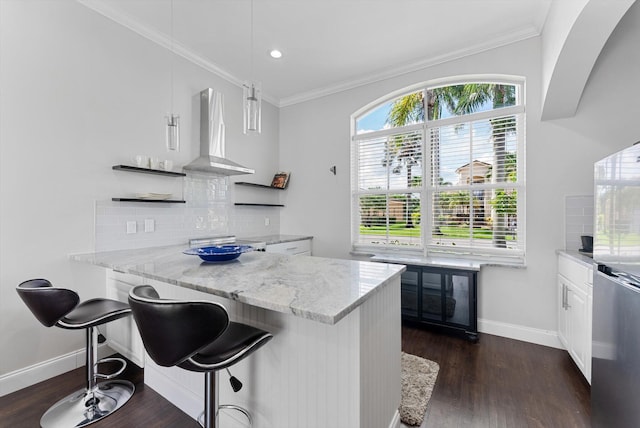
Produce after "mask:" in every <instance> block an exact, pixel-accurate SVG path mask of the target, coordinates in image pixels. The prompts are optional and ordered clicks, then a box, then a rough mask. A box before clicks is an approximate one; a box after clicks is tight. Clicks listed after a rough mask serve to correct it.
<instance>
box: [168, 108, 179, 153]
mask: <svg viewBox="0 0 640 428" xmlns="http://www.w3.org/2000/svg"><path fill="white" fill-rule="evenodd" d="M167 150H169V151H175V152H179V151H180V116H178V115H177V114H170V115H169V116H167Z"/></svg>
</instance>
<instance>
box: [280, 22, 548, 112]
mask: <svg viewBox="0 0 640 428" xmlns="http://www.w3.org/2000/svg"><path fill="white" fill-rule="evenodd" d="M539 35H540V31H539V30H538V29H537V28H535V27H534V26H533V25H531V26H528V27H525V28H522V29H520V30H518V31H513V32H509V33H504V34H502V35H500V36H497V37H494V38H492V39H490V40H487V41H485V42H481V43H477V44H475V45H471V46H468V47H465V48H463V49H458V50H456V51H452V52H448V53H446V54H443V55H438V56H435V57H431V58H429V59H424V60H420V61H416V62H410V63H407V64H404V65H401V66H397V67H391V68H387V69H385V70H382V71H379V72H376V73H371V74H368V75H366V76H363V77H361V78H358V79H351V80H345V81H343V82H341V83H338V84H335V85H330V86H325V87H321V88H317V89H314V90H311V91H307V92H303V93H300V94H297V95H293V96H291V97H286V98H281V99H280V103H279V104H278V107H286V106H290V105H294V104H299V103H302V102H305V101H310V100H313V99H316V98H321V97H325V96H327V95H332V94H336V93H338V92H343V91H347V90H350V89H354V88H357V87H359V86H364V85H369V84H371V83H375V82H379V81H382V80H387V79H390V78H393V77H397V76H400V75H403V74H407V73H412V72H414V71H419V70H423V69H425V68H429V67H433V66H434V65H438V64H443V63H446V62H450V61H453V60H456V59H460V58H464V57H467V56H471V55H475V54H478V53H481V52H486V51H488V50H491V49H495V48H499V47H502V46H506V45H510V44H512V43H516V42H520V41H522V40H526V39H530V38H533V37H538V36H539Z"/></svg>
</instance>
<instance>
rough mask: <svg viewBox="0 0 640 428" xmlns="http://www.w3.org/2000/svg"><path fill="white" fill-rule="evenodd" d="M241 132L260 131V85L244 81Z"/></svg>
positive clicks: (257, 132)
mask: <svg viewBox="0 0 640 428" xmlns="http://www.w3.org/2000/svg"><path fill="white" fill-rule="evenodd" d="M249 55H250V58H251V68H250V72H251V79H252V80H253V0H251V49H250V51H249ZM242 110H243V116H244V120H243V123H244V126H243V132H244V133H245V134H247V133H256V134H259V133H260V132H261V131H262V129H261V128H262V85H261V84H260V83H259V82H255V81H252V82H245V83H244V84H243V85H242Z"/></svg>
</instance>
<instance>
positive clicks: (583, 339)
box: [567, 283, 591, 377]
mask: <svg viewBox="0 0 640 428" xmlns="http://www.w3.org/2000/svg"><path fill="white" fill-rule="evenodd" d="M568 285H569V288H568V293H567V303H568V305H569V311H568V313H569V322H568V324H569V353H571V356H572V357H573V359H574V361H575V362H576V365H577V366H578V367H579V368H580V370H581V371H582V373H583V374H584V375H585V377H586V373H587V351H588V348H590V347H591V343H590V342H589V343H587V342H588V338H587V330H588V329H587V319H588V316H587V313H588V307H589V303H588V300H587V293H585V292H584V291H582V290H581V289H579V288H578V287H576V286H575V285H574V284H571V283H569V284H568Z"/></svg>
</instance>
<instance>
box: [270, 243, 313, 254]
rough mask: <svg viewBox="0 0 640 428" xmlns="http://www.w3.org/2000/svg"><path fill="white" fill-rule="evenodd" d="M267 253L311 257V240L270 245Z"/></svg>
mask: <svg viewBox="0 0 640 428" xmlns="http://www.w3.org/2000/svg"><path fill="white" fill-rule="evenodd" d="M265 251H266V252H267V253H277V254H288V255H290V256H310V255H311V240H310V239H302V240H300V241H291V242H282V243H280V244H269V245H267V248H266V250H265Z"/></svg>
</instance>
